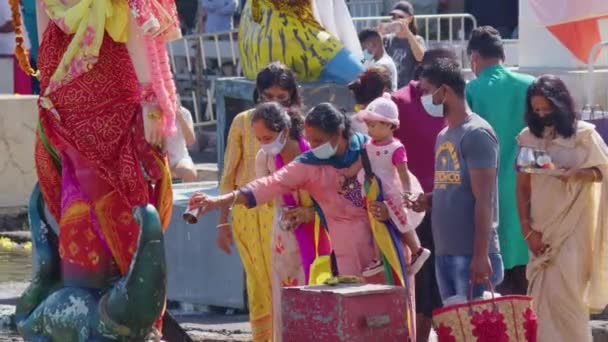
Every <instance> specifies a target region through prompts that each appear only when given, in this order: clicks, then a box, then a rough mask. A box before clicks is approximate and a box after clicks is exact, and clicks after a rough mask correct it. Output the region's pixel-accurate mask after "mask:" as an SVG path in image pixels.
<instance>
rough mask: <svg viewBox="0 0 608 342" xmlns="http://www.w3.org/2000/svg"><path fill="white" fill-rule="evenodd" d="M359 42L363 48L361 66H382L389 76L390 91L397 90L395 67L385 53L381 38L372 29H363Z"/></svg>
mask: <svg viewBox="0 0 608 342" xmlns="http://www.w3.org/2000/svg"><path fill="white" fill-rule="evenodd" d="M359 41H360V42H361V47H362V48H363V65H364V66H365V67H370V66H373V65H377V66H383V67H384V68H386V69H387V70H388V72H389V74H390V75H391V86H392V87H391V88H392V89H391V91H394V90H397V66H396V65H395V62H394V61H393V59H392V58H391V56H389V54H387V53H386V50H385V49H384V43H383V42H382V36H381V35H380V33H379V32H378V31H376V30H374V29H364V30H362V31H361V32H359Z"/></svg>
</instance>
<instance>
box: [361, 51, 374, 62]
mask: <svg viewBox="0 0 608 342" xmlns="http://www.w3.org/2000/svg"><path fill="white" fill-rule="evenodd" d="M373 59H374V55H372V53H371V52H369V50H368V49H365V50H363V60H364V61H366V62H369V61H371V60H373Z"/></svg>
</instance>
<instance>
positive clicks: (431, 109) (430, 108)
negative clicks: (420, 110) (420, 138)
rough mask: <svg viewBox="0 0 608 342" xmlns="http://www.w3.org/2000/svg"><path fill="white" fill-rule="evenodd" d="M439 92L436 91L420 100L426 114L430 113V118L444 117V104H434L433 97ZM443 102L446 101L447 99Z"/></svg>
mask: <svg viewBox="0 0 608 342" xmlns="http://www.w3.org/2000/svg"><path fill="white" fill-rule="evenodd" d="M438 90H439V89H437V90H435V91H434V92H433V93H432V94H427V95H424V96H422V97H421V98H420V101H421V102H422V106H423V107H424V110H426V112H427V113H429V115H430V116H432V117H435V118H442V117H443V102H442V103H440V104H438V105H436V104H434V103H433V95H435V93H436V92H437V91H438ZM443 101H445V98H444V100H443Z"/></svg>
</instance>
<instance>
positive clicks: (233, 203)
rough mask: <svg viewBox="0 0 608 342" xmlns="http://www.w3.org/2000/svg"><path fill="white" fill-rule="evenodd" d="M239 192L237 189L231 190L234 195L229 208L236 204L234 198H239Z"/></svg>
mask: <svg viewBox="0 0 608 342" xmlns="http://www.w3.org/2000/svg"><path fill="white" fill-rule="evenodd" d="M239 192H240V191H238V190H234V191H233V192H232V196H234V197H233V198H232V204H230V210H232V208H234V206H235V205H236V200H237V199H238V198H239Z"/></svg>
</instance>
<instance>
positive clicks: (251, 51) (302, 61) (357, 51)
mask: <svg viewBox="0 0 608 342" xmlns="http://www.w3.org/2000/svg"><path fill="white" fill-rule="evenodd" d="M328 8H330V9H331V10H332V11H335V17H336V18H346V19H348V20H346V21H344V20H342V21H338V20H336V21H333V22H331V24H332V25H331V26H332V31H334V34H336V33H335V32H346V34H344V35H343V37H340V38H341V39H342V40H345V41H346V42H347V45H348V46H349V47H350V49H347V48H346V47H345V44H344V43H343V42H342V41H341V40H339V39H338V38H336V37H335V36H334V35H332V34H331V33H329V32H328V30H326V28H324V27H323V26H322V25H321V23H320V21H323V18H326V19H325V20H327V15H326V13H325V12H326V10H327V9H328ZM321 12H323V13H322V14H323V16H321V15H320V14H321ZM336 24H337V25H336ZM337 26H339V27H338V28H336V27H337ZM345 36H346V38H345ZM353 36H354V37H353ZM239 44H240V51H241V63H242V67H243V72H244V74H245V77H247V79H250V80H253V79H255V77H256V75H257V73H258V71H259V70H261V69H262V68H264V67H265V66H266V65H268V64H269V63H270V62H273V61H280V62H283V63H285V64H286V65H287V66H289V67H290V68H291V69H292V70H293V71H294V72H295V73H296V74H297V76H298V79H299V80H300V81H322V82H335V83H339V84H347V83H349V82H350V81H352V80H354V79H355V78H356V77H357V76H358V75H359V74H360V73H361V72H362V71H363V70H364V68H363V65H362V64H361V55H362V54H361V47H360V46H359V44H358V41H357V40H356V32H355V31H354V26H353V24H352V20H350V14H349V13H348V9H347V8H346V4H345V3H344V0H317V1H315V0H249V1H247V4H246V5H245V8H244V10H243V15H242V17H241V26H240V30H239Z"/></svg>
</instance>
